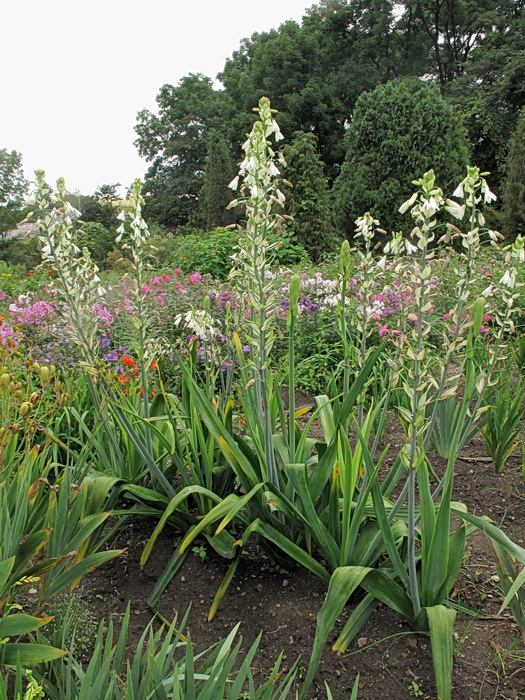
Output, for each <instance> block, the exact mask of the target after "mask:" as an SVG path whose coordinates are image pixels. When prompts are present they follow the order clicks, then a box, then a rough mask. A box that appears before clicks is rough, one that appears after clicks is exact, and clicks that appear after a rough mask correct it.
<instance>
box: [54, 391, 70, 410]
mask: <svg viewBox="0 0 525 700" xmlns="http://www.w3.org/2000/svg"><path fill="white" fill-rule="evenodd" d="M69 398H70V397H69V394H68V393H64V394H59V395H58V396H57V406H58V408H64V406H65V405H66V404H67V402H68V401H69Z"/></svg>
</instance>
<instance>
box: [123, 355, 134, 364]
mask: <svg viewBox="0 0 525 700" xmlns="http://www.w3.org/2000/svg"><path fill="white" fill-rule="evenodd" d="M120 359H121V361H122V364H124V365H126V367H133V365H134V364H135V360H134V359H133V358H132V357H129V356H128V355H122V356H121V358H120Z"/></svg>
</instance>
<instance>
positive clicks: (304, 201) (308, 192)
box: [283, 131, 337, 261]
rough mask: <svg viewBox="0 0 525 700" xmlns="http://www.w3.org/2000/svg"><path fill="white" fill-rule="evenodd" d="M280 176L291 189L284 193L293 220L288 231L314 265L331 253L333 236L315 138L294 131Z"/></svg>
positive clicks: (321, 166) (286, 149)
mask: <svg viewBox="0 0 525 700" xmlns="http://www.w3.org/2000/svg"><path fill="white" fill-rule="evenodd" d="M284 157H285V160H286V163H287V165H286V168H285V169H284V172H283V175H284V177H285V178H286V180H288V181H289V182H290V183H291V185H292V187H291V188H288V189H287V190H286V213H287V214H288V215H290V216H292V217H293V221H292V222H291V224H290V229H291V230H292V232H293V234H294V235H295V237H296V239H297V241H298V242H299V243H302V245H303V246H304V247H305V249H306V251H307V252H308V254H309V255H310V257H311V258H312V260H314V261H317V260H318V259H319V257H320V256H321V255H322V254H323V253H328V252H330V251H334V250H335V249H336V246H337V239H336V236H335V235H334V230H333V225H332V219H331V210H330V199H329V190H328V184H327V181H326V177H325V175H324V167H323V162H322V160H321V157H320V155H319V153H318V151H317V138H316V137H315V136H314V134H311V133H308V134H307V133H305V132H303V131H296V132H295V133H294V135H293V138H292V141H291V143H290V144H289V145H288V146H287V147H286V148H285V150H284Z"/></svg>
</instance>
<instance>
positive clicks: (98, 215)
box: [68, 194, 118, 230]
mask: <svg viewBox="0 0 525 700" xmlns="http://www.w3.org/2000/svg"><path fill="white" fill-rule="evenodd" d="M68 201H69V202H70V203H71V204H72V205H73V206H74V207H75V209H77V211H79V212H80V216H79V219H80V221H81V222H88V221H92V222H95V223H97V224H101V225H102V226H105V227H106V228H107V229H113V230H114V229H115V228H116V227H117V225H118V222H117V213H116V211H115V209H114V208H113V207H112V206H111V204H110V203H109V201H105V200H103V199H100V198H99V197H97V196H96V195H81V194H70V195H68Z"/></svg>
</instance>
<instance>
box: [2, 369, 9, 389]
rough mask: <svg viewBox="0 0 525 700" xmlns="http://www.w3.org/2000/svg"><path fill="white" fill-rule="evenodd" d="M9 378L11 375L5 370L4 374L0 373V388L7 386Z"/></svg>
mask: <svg viewBox="0 0 525 700" xmlns="http://www.w3.org/2000/svg"><path fill="white" fill-rule="evenodd" d="M10 380H11V377H10V376H9V374H8V373H7V372H4V374H2V376H0V387H2V389H7V387H8V386H9V383H10Z"/></svg>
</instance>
